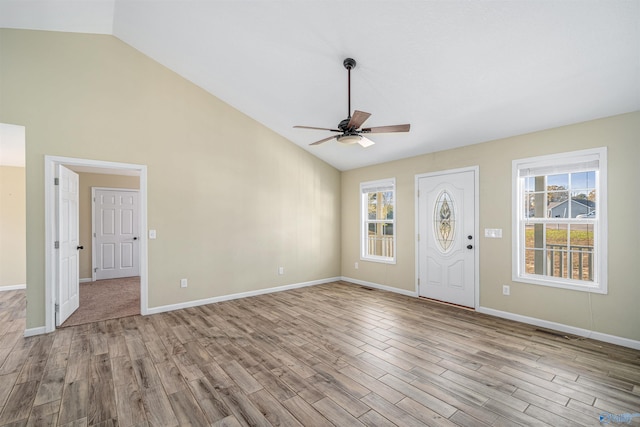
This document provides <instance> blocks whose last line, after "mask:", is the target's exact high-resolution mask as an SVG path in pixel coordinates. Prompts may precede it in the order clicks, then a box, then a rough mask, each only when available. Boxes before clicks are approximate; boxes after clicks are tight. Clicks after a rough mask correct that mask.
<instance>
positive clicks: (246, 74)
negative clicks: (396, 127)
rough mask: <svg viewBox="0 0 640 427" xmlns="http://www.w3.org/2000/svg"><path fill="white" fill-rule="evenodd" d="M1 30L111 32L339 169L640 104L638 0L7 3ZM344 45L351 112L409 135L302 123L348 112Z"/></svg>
mask: <svg viewBox="0 0 640 427" xmlns="http://www.w3.org/2000/svg"><path fill="white" fill-rule="evenodd" d="M0 26H1V27H8V28H29V29H44V30H54V31H74V32H90V33H104V34H113V35H114V36H116V37H118V38H119V39H121V40H123V41H124V42H126V43H128V44H129V45H131V46H133V47H134V48H136V49H138V50H140V51H141V52H143V53H144V54H146V55H148V56H150V57H151V58H153V59H155V60H156V61H158V62H160V63H161V64H163V65H165V66H167V67H168V68H170V69H172V70H174V71H176V72H177V73H179V74H181V75H182V76H184V77H185V78H187V79H189V80H191V81H192V82H194V83H195V84H197V85H199V86H200V87H202V88H204V89H205V90H207V91H209V92H211V93H212V94H213V95H215V96H217V97H219V98H221V99H222V100H224V101H225V102H227V103H229V104H230V105H232V106H233V107H235V108H237V109H238V110H240V111H242V112H244V113H245V114H247V115H248V116H250V117H252V118H254V119H255V120H257V121H259V122H261V123H262V124H264V125H265V126H267V127H268V128H270V129H272V130H274V131H275V132H277V133H279V134H281V135H282V136H284V137H286V138H287V139H289V140H291V141H292V142H293V143H295V144H298V145H299V146H301V147H303V148H304V149H306V150H308V151H309V152H311V153H313V154H314V155H316V156H318V157H319V158H321V159H323V160H325V161H327V162H328V163H330V164H332V165H333V166H335V167H336V168H338V169H340V170H348V169H353V168H356V167H360V166H365V165H370V164H375V163H381V162H385V161H389V160H394V159H399V158H404V157H409V156H414V155H418V154H423V153H429V152H434V151H439V150H444V149H448V148H454V147H460V146H464V145H469V144H474V143H479V142H483V141H488V140H493V139H497V138H502V137H508V136H512V135H517V134H523V133H527V132H532V131H537V130H542V129H548V128H553V127H557V126H562V125H566V124H571V123H576V122H581V121H585V120H590V119H595V118H600V117H606V116H611V115H615V114H620V113H626V112H631V111H636V110H640V0H624V1H623V0H602V1H591V0H582V1H574V0H570V1H567V0H555V1H539V0H535V1H533V0H521V1H495V0H477V1H466V0H465V1H458V0H451V1H405V0H387V1H355V0H346V1H345V0H343V1H337V0H336V1H304V0H303V1H300V0H298V1H284V0H263V1H247V0H230V1H195V0H109V1H101V0H93V1H73V0H29V1H25V0H0ZM345 57H353V58H355V59H356V61H357V62H358V64H357V66H356V68H355V69H354V70H353V71H352V105H351V106H352V109H358V110H362V111H367V112H370V113H372V116H371V118H370V119H369V120H368V121H367V123H366V125H367V126H381V125H391V124H401V123H411V132H410V133H408V134H403V133H399V134H384V135H378V134H376V135H371V136H370V138H371V139H372V140H374V141H375V142H376V145H374V146H372V147H369V148H366V149H365V148H362V147H360V146H358V145H355V146H344V145H340V144H338V143H337V142H335V141H329V142H327V143H325V144H323V145H320V146H314V147H309V146H308V144H309V143H310V142H313V141H316V140H318V139H321V138H323V137H325V136H329V135H330V134H329V133H327V132H322V131H315V130H301V129H293V126H294V125H308V126H318V127H331V128H333V127H336V126H337V124H338V122H339V121H340V120H342V119H344V118H346V116H347V72H346V70H345V69H344V68H343V66H342V61H343V59H344V58H345ZM605 142H606V141H603V143H605ZM256 143H259V141H256Z"/></svg>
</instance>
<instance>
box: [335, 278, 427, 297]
mask: <svg viewBox="0 0 640 427" xmlns="http://www.w3.org/2000/svg"><path fill="white" fill-rule="evenodd" d="M340 280H343V281H345V282H351V283H355V284H356V285H362V286H368V287H370V288H375V289H380V290H382V291H389V292H393V293H396V294H402V295H406V296H408V297H417V296H418V293H417V292H415V291H407V290H404V289H398V288H394V287H393V286H385V285H379V284H378V283H373V282H367V281H364V280H358V279H353V278H351V277H345V276H342V277H341V278H340Z"/></svg>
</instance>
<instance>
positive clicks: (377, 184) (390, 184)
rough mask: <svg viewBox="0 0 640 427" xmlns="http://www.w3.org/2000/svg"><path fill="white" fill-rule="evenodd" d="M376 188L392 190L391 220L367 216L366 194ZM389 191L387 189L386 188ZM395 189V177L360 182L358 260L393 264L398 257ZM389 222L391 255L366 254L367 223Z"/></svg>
mask: <svg viewBox="0 0 640 427" xmlns="http://www.w3.org/2000/svg"><path fill="white" fill-rule="evenodd" d="M377 188H390V189H391V191H393V204H392V206H393V219H392V220H388V219H386V220H370V219H369V218H368V207H369V204H368V196H367V194H369V193H372V192H373V191H367V190H373V189H377ZM386 191H389V190H386ZM397 194H398V193H397V191H396V179H395V177H394V178H386V179H379V180H375V181H366V182H361V183H360V221H359V222H360V224H359V225H360V260H361V261H371V262H379V263H383V264H395V263H396V260H397V257H398V246H397V244H396V239H397V235H398V230H397V221H396V218H397V213H398V211H397V210H396V209H397ZM381 222H385V223H391V224H392V226H393V257H384V256H379V255H370V254H368V250H367V248H368V225H369V224H370V223H381Z"/></svg>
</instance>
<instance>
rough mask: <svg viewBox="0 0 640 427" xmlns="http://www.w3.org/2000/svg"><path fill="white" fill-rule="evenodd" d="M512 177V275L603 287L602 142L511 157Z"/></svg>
mask: <svg viewBox="0 0 640 427" xmlns="http://www.w3.org/2000/svg"><path fill="white" fill-rule="evenodd" d="M513 180H514V183H513V203H514V208H513V212H514V219H513V228H514V229H513V238H514V244H513V248H514V258H513V280H514V281H520V282H526V283H534V284H540V285H547V286H556V287H561V288H568V289H575V290H583V291H591V292H598V293H606V292H607V265H606V259H607V254H606V251H607V247H606V242H607V238H606V227H605V224H606V215H607V213H606V211H607V210H606V207H607V204H606V188H607V187H606V148H599V149H592V150H583V151H576V152H571V153H562V154H554V155H550V156H542V157H535V158H528V159H521V160H514V162H513Z"/></svg>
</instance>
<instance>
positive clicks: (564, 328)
mask: <svg viewBox="0 0 640 427" xmlns="http://www.w3.org/2000/svg"><path fill="white" fill-rule="evenodd" d="M476 311H478V312H479V313H484V314H488V315H490V316H496V317H501V318H503V319H509V320H515V321H516V322H522V323H527V324H529V325H534V326H540V327H542V328H547V329H553V330H556V331H559V332H565V333H567V334H572V335H577V336H579V337H585V338H592V339H594V340H598V341H603V342H607V343H610V344H616V345H621V346H623V347H629V348H633V349H635V350H640V341H636V340H632V339H629V338H623V337H618V336H615V335H609V334H605V333H602V332H596V331H590V330H588V329H582V328H576V327H575V326H569V325H565V324H562V323H556V322H550V321H548V320H543V319H537V318H535V317H528V316H522V315H520V314H515V313H510V312H508V311H500V310H495V309H493V308H487V307H479V308H478V309H477V310H476Z"/></svg>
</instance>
